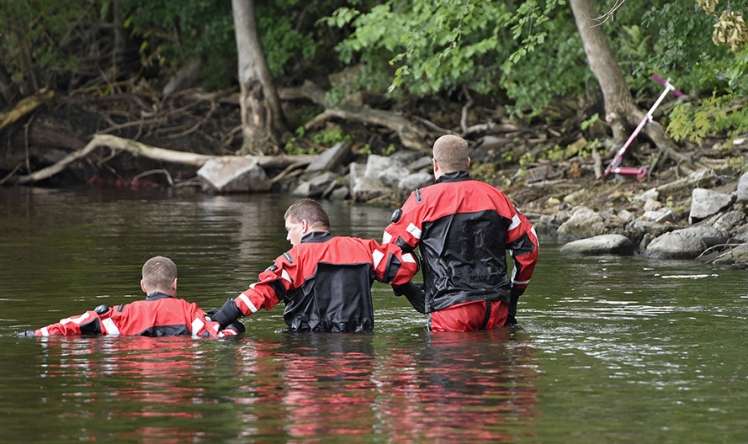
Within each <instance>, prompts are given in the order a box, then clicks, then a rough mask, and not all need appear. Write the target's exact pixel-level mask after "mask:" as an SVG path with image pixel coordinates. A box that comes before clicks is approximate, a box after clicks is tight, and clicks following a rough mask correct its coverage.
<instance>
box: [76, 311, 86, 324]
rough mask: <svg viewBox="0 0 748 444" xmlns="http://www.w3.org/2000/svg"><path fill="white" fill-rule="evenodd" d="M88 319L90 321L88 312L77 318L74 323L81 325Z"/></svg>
mask: <svg viewBox="0 0 748 444" xmlns="http://www.w3.org/2000/svg"><path fill="white" fill-rule="evenodd" d="M86 319H88V312H85V313H83V314H82V315H80V316H78V317H77V318H75V319H73V322H75V323H76V324H78V325H80V324H81V322H83V321H85V320H86Z"/></svg>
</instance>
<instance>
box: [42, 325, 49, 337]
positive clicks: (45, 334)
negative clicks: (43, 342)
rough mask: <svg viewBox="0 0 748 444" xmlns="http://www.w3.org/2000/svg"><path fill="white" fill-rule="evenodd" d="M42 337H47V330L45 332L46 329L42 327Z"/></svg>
mask: <svg viewBox="0 0 748 444" xmlns="http://www.w3.org/2000/svg"><path fill="white" fill-rule="evenodd" d="M42 336H49V330H47V327H42Z"/></svg>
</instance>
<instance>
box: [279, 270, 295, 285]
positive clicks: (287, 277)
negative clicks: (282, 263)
mask: <svg viewBox="0 0 748 444" xmlns="http://www.w3.org/2000/svg"><path fill="white" fill-rule="evenodd" d="M281 277H282V278H283V279H285V280H287V281H288V282H290V283H292V284H293V280H291V275H290V274H288V272H287V271H286V270H283V272H282V273H281Z"/></svg>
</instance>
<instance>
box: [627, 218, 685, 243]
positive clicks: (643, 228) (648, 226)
mask: <svg viewBox="0 0 748 444" xmlns="http://www.w3.org/2000/svg"><path fill="white" fill-rule="evenodd" d="M672 229H673V226H671V225H666V224H662V223H658V222H653V221H650V220H645V219H642V218H639V219H635V220H633V221H631V222H629V224H628V225H626V229H625V230H624V234H625V235H626V237H628V238H629V239H631V240H632V241H634V242H635V243H637V242H640V241H641V240H642V239H644V238H645V236H647V235H649V241H651V240H652V239H654V238H656V237H657V236H660V235H662V234H663V233H667V232H668V231H671V230H672ZM649 241H647V243H649ZM640 249H642V250H643V248H640Z"/></svg>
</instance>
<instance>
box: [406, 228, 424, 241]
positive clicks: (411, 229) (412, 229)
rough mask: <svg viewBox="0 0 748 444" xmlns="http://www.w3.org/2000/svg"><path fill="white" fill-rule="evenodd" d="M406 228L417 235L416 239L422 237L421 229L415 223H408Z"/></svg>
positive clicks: (414, 235)
mask: <svg viewBox="0 0 748 444" xmlns="http://www.w3.org/2000/svg"><path fill="white" fill-rule="evenodd" d="M406 230H407V231H408V233H410V234H412V235H413V237H415V238H416V239H420V238H421V229H420V228H418V227H416V226H415V225H413V224H408V228H406Z"/></svg>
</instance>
